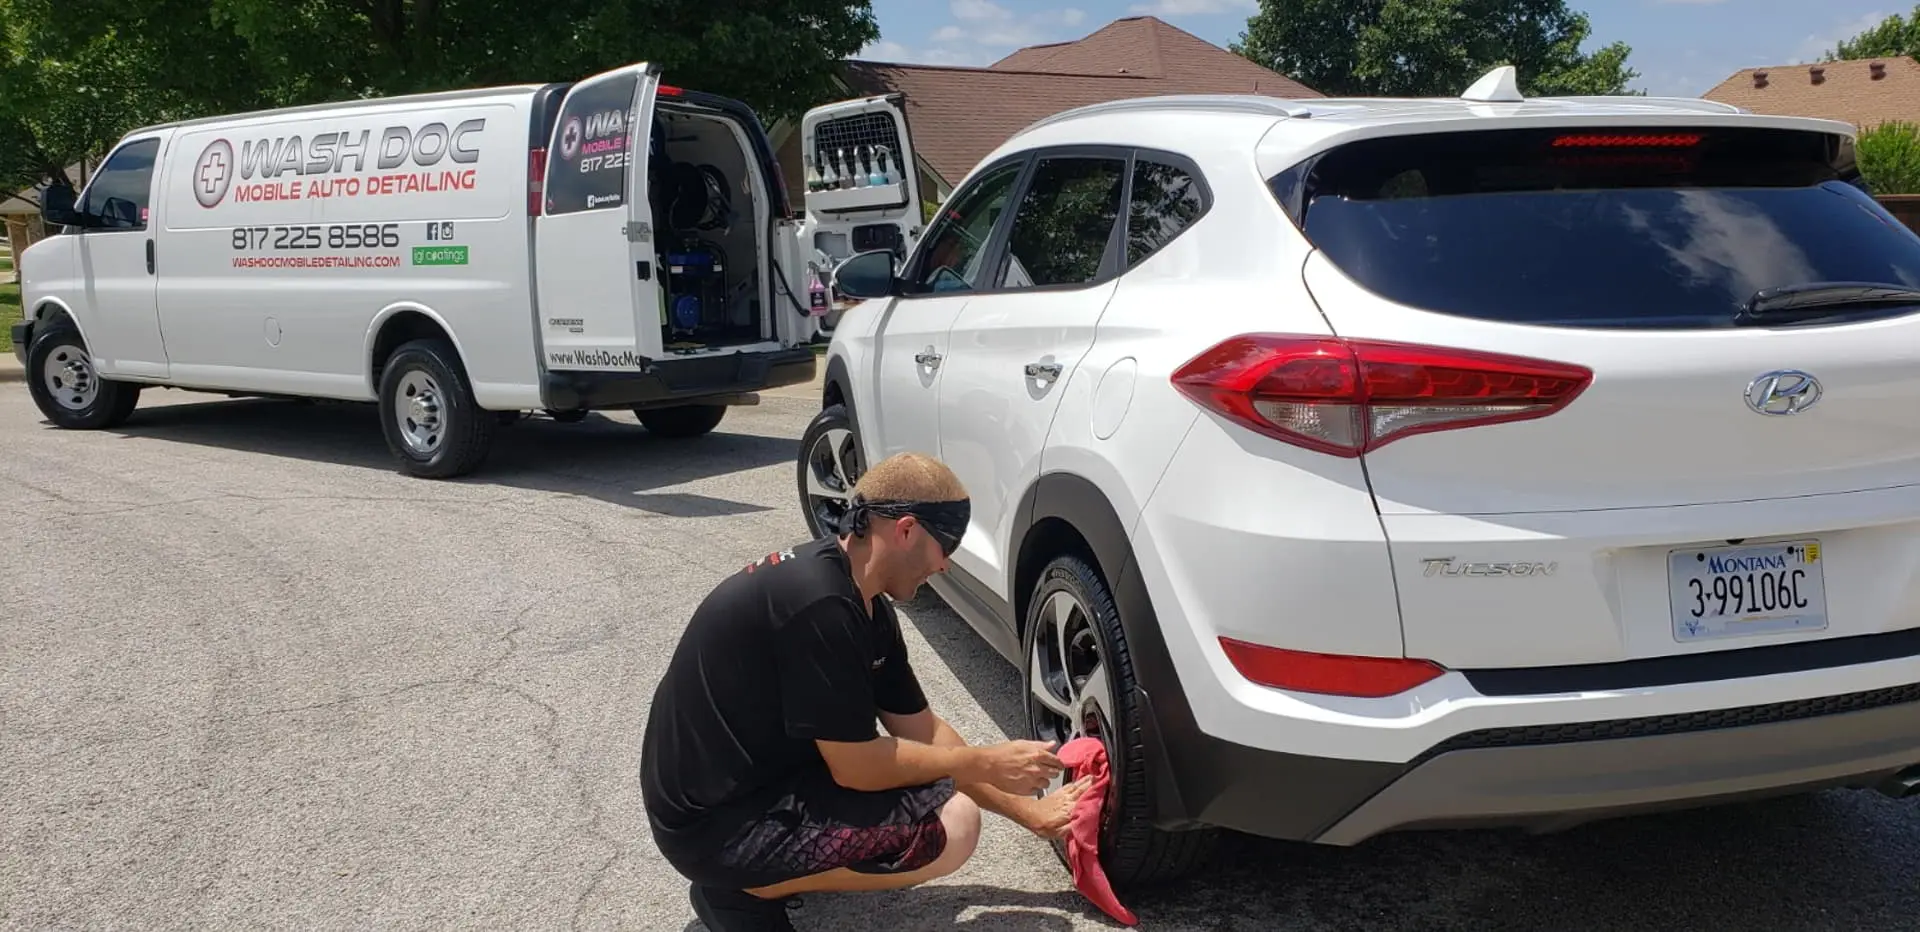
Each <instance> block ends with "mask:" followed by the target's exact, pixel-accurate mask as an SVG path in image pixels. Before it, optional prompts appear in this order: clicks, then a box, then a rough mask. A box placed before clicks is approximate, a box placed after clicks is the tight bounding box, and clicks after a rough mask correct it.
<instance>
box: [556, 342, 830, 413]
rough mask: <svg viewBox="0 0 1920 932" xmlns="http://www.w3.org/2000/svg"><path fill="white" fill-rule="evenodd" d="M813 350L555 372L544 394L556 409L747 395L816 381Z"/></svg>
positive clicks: (627, 405)
mask: <svg viewBox="0 0 1920 932" xmlns="http://www.w3.org/2000/svg"><path fill="white" fill-rule="evenodd" d="M816 366H817V363H816V361H815V356H814V354H813V351H812V350H811V349H808V348H806V347H797V348H794V349H785V350H779V351H777V352H771V353H730V354H727V355H721V356H704V357H692V358H687V359H663V360H659V361H656V362H654V363H652V364H651V365H649V366H648V367H647V368H646V369H644V370H641V371H638V372H586V371H549V372H547V373H546V375H545V376H544V377H543V379H542V382H541V386H540V397H541V399H542V401H543V403H544V405H545V407H546V408H548V409H549V410H553V411H573V410H578V409H582V408H624V407H631V406H633V405H657V404H660V403H663V402H665V403H676V402H685V403H687V404H698V403H700V402H701V401H702V400H703V399H712V398H716V397H725V396H728V395H741V394H746V393H749V392H756V391H760V390H763V389H769V388H778V387H780V386H782V385H798V384H801V383H804V382H808V381H811V380H812V379H813V376H814V371H815V368H816Z"/></svg>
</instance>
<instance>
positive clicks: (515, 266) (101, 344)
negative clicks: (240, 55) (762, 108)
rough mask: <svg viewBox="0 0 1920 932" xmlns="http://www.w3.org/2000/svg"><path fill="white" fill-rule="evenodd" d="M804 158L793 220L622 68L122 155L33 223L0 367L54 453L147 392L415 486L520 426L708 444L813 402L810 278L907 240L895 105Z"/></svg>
mask: <svg viewBox="0 0 1920 932" xmlns="http://www.w3.org/2000/svg"><path fill="white" fill-rule="evenodd" d="M801 132H802V133H803V134H804V138H803V144H802V152H803V154H804V157H805V159H806V162H807V165H808V176H809V182H810V183H809V185H808V186H809V189H810V190H809V193H808V195H807V201H806V203H807V211H806V215H805V216H804V217H801V216H794V215H793V214H792V212H791V211H790V209H789V208H788V203H789V202H788V198H787V194H786V182H785V180H784V179H783V178H782V176H781V172H780V169H779V167H778V164H777V162H776V161H775V158H774V153H773V147H772V145H771V143H770V141H769V140H768V138H767V135H766V132H765V130H764V128H763V127H762V126H761V124H760V122H759V120H758V118H757V117H756V116H755V115H754V113H753V111H752V110H751V109H749V108H748V107H747V106H746V105H744V104H742V103H740V102H738V101H734V100H729V99H726V98H722V97H717V96H714V95H710V94H703V93H698V92H694V91H689V90H683V89H680V88H675V87H670V86H667V85H663V84H661V83H660V73H659V69H658V68H657V67H655V66H652V65H648V64H644V63H643V64H637V65H632V66H629V67H625V68H620V69H618V70H614V71H609V72H607V73H605V74H600V75H596V76H594V77H592V78H589V79H587V80H584V81H581V82H578V83H573V84H566V83H561V84H546V85H526V86H516V87H503V88H489V89H480V90H464V91H453V92H447V93H438V94H423V95H415V96H406V97H394V98H387V99H378V100H364V101H352V102H347V103H339V104H326V105H318V106H309V107H297V108H288V109H282V110H273V111H266V112H260V113H250V114H244V115H239V116H228V117H216V118H210V119H203V120H194V121H187V122H180V123H171V124H166V125H162V126H154V127H149V128H145V129H141V130H137V131H134V132H132V133H129V134H127V135H126V136H125V137H124V138H123V139H122V140H121V141H120V142H119V143H118V145H116V146H115V148H114V149H113V151H112V152H111V153H110V154H109V155H108V156H107V158H106V160H105V161H104V162H103V163H102V165H101V167H100V170H99V171H98V173H97V174H96V175H95V176H94V177H93V178H92V179H91V180H90V182H89V183H88V184H87V185H86V187H85V190H83V191H81V192H79V193H78V195H77V196H75V195H73V194H72V193H71V192H67V194H66V196H62V192H61V191H54V192H52V193H51V194H50V196H49V197H48V198H47V199H46V207H45V213H46V216H47V219H48V221H49V226H50V227H54V226H58V227H63V228H64V229H62V230H61V232H60V233H59V234H58V235H54V236H50V237H48V238H47V239H45V240H43V241H41V242H39V243H36V244H35V245H34V246H33V247H32V248H30V249H27V250H25V251H24V252H23V253H22V254H21V255H20V256H19V257H17V261H18V263H19V266H20V271H21V277H22V283H23V294H22V298H23V307H24V309H25V319H24V320H23V321H21V323H20V324H18V325H16V326H15V327H14V332H13V337H14V345H15V353H16V355H17V356H19V357H20V361H21V362H22V364H23V365H25V366H26V367H27V375H28V383H29V386H30V388H31V391H32V393H33V397H34V399H35V401H36V402H37V404H38V405H39V407H40V410H41V411H42V412H43V413H44V414H45V415H46V416H47V418H48V419H49V420H51V421H52V422H53V423H54V424H57V425H59V426H61V427H67V428H82V429H85V428H101V427H108V426H112V425H115V424H118V423H120V422H122V421H124V420H125V419H126V418H127V417H128V415H129V414H130V413H131V412H132V411H133V409H134V406H135V404H136V403H137V402H138V398H139V394H140V392H141V391H142V389H144V388H146V387H149V386H167V387H174V388H187V389H195V390H205V391H213V392H221V393H225V394H230V395H237V396H286V397H305V398H327V399H340V400H349V401H367V402H377V403H378V405H379V407H380V419H381V423H382V426H383V429H384V431H385V434H386V438H387V444H388V446H389V447H390V448H391V449H392V451H393V453H394V455H395V457H396V458H397V459H398V461H399V462H400V464H401V466H402V468H403V469H404V470H405V471H407V472H409V473H411V474H414V475H418V476H426V477H449V476H456V475H461V474H464V473H467V472H470V471H472V470H473V469H474V468H476V467H477V466H478V465H479V464H480V463H481V461H482V460H483V459H484V458H485V456H486V454H487V450H488V448H489V446H490V445H491V442H492V439H493V436H494V433H495V431H496V430H497V429H499V428H500V427H501V426H503V425H504V424H508V423H512V422H513V421H514V420H516V419H518V418H519V417H520V416H521V415H522V414H523V413H525V412H528V411H536V410H537V411H546V412H548V413H549V414H551V415H552V416H554V417H556V418H558V419H561V420H576V419H578V418H580V417H584V416H585V414H586V412H588V411H592V410H607V409H627V410H632V411H634V412H635V414H636V416H637V417H638V419H639V421H640V422H641V423H642V424H643V425H645V427H646V428H647V429H648V430H650V431H653V432H655V433H659V434H662V435H666V436H676V437H678V436H693V435H698V434H703V433H706V432H707V431H710V430H712V429H713V428H714V427H715V426H716V425H717V424H718V423H719V422H720V419H721V418H722V416H723V415H724V414H725V413H726V409H727V406H729V405H735V404H751V403H753V402H754V401H755V400H757V396H755V395H754V392H756V391H758V390H761V389H765V388H771V387H774V386H780V385H788V384H794V383H801V382H806V381H808V380H810V379H811V378H813V375H814V371H815V362H814V359H815V357H814V353H813V351H812V348H811V345H810V344H812V343H814V342H815V341H816V340H817V338H819V337H820V335H821V333H822V330H823V326H822V325H823V313H824V312H827V311H830V310H831V302H830V301H822V300H821V297H822V296H821V295H820V294H819V293H818V291H817V289H815V290H814V292H813V293H812V294H810V291H809V286H810V285H811V284H812V282H813V279H814V278H815V277H816V276H817V277H819V278H821V279H822V280H825V279H826V278H827V277H828V275H827V268H828V267H830V266H831V264H832V262H833V261H834V260H835V259H837V258H840V257H844V256H846V255H850V254H851V253H852V252H854V251H856V247H857V248H858V249H870V248H874V247H875V246H876V245H879V246H883V247H891V248H894V249H895V250H896V251H897V252H898V253H900V254H901V255H904V253H905V251H906V249H907V248H908V247H909V246H910V244H911V242H912V240H913V239H914V237H915V236H917V235H918V233H919V227H920V224H921V213H920V210H921V208H920V195H919V190H918V187H919V186H918V179H917V178H916V173H915V172H914V171H913V169H912V166H913V165H914V161H913V149H912V145H911V142H910V141H909V136H908V131H907V123H906V116H905V112H904V110H903V108H902V101H901V100H900V98H899V97H898V95H893V96H888V97H875V98H866V99H861V100H850V101H844V102H841V103H836V104H832V105H829V106H825V107H820V108H816V109H814V110H812V111H810V112H808V114H807V115H806V117H805V119H804V120H803V121H802V123H801ZM816 188H817V189H819V190H812V189H816Z"/></svg>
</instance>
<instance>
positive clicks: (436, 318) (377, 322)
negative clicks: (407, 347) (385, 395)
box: [360, 301, 467, 398]
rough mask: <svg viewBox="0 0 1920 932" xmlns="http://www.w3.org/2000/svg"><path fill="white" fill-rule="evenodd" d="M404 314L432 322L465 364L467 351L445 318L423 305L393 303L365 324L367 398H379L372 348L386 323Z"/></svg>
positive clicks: (363, 378)
mask: <svg viewBox="0 0 1920 932" xmlns="http://www.w3.org/2000/svg"><path fill="white" fill-rule="evenodd" d="M406 313H413V314H419V315H420V316H422V317H425V318H427V319H428V320H431V321H433V323H434V326H437V327H439V328H440V331H441V332H442V333H445V334H446V335H447V339H448V340H451V341H453V351H454V352H455V353H456V354H458V355H459V357H460V362H461V364H462V365H465V364H466V360H467V349H466V347H464V346H462V345H461V344H460V335H459V334H458V333H456V332H454V329H453V326H452V325H451V324H449V323H447V319H446V318H444V317H442V316H440V314H439V312H437V311H435V310H434V309H432V308H430V307H427V306H426V305H424V304H420V303H418V302H414V301H395V302H394V303H392V304H389V305H387V306H386V307H383V308H381V309H380V312H379V313H377V314H375V315H373V320H372V321H369V322H368V324H367V333H366V336H365V338H364V343H363V344H362V345H361V347H360V364H361V367H362V368H361V372H360V376H361V382H362V384H364V385H365V386H366V389H367V396H368V397H369V398H378V397H380V386H379V385H377V384H375V383H374V378H373V348H374V345H375V344H376V343H378V342H379V341H380V331H381V330H383V329H385V328H386V326H387V322H388V321H390V320H392V319H394V318H395V317H398V316H399V315H401V314H406Z"/></svg>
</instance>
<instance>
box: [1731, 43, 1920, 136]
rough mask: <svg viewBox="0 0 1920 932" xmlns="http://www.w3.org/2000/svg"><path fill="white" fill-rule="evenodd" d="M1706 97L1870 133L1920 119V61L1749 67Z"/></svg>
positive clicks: (1879, 59) (1901, 59)
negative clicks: (1837, 122)
mask: <svg viewBox="0 0 1920 932" xmlns="http://www.w3.org/2000/svg"><path fill="white" fill-rule="evenodd" d="M1876 66H1878V67H1876ZM1701 96H1702V97H1705V98H1706V99H1708V100H1715V101H1719V102H1720V103H1723V104H1732V105H1734V106H1736V107H1745V108H1747V109H1748V110H1752V111H1753V112H1755V113H1766V114H1773V115H1777V116H1800V117H1814V118H1817V119H1827V120H1842V121H1844V122H1847V123H1852V124H1853V125H1854V126H1855V127H1857V128H1859V129H1861V130H1866V129H1871V128H1872V127H1874V126H1875V125H1878V124H1880V123H1884V122H1886V121H1888V120H1912V121H1920V62H1916V61H1914V60H1913V59H1912V58H1907V57H1897V58H1868V59H1857V60H1853V61H1833V62H1819V63H1816V64H1811V65H1773V66H1769V67H1765V68H1747V69H1744V70H1742V71H1738V72H1735V73H1734V75H1733V76H1732V77H1730V78H1728V79H1726V80H1725V81H1722V82H1720V84H1719V85H1718V86H1716V87H1715V88H1714V89H1712V90H1710V91H1708V92H1706V93H1705V94H1702V95H1701Z"/></svg>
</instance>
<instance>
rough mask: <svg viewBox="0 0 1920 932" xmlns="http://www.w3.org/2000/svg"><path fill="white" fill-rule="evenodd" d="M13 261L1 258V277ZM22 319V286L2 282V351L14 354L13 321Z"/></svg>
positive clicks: (0, 309) (0, 334)
mask: <svg viewBox="0 0 1920 932" xmlns="http://www.w3.org/2000/svg"><path fill="white" fill-rule="evenodd" d="M12 267H13V266H12V263H9V262H8V261H7V260H5V259H0V278H5V277H7V275H8V274H9V273H10V270H11V269H12ZM19 319H20V286H19V285H15V284H11V283H9V284H0V353H4V354H6V355H9V356H11V355H12V354H13V332H12V328H13V323H14V321H17V320H19Z"/></svg>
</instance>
